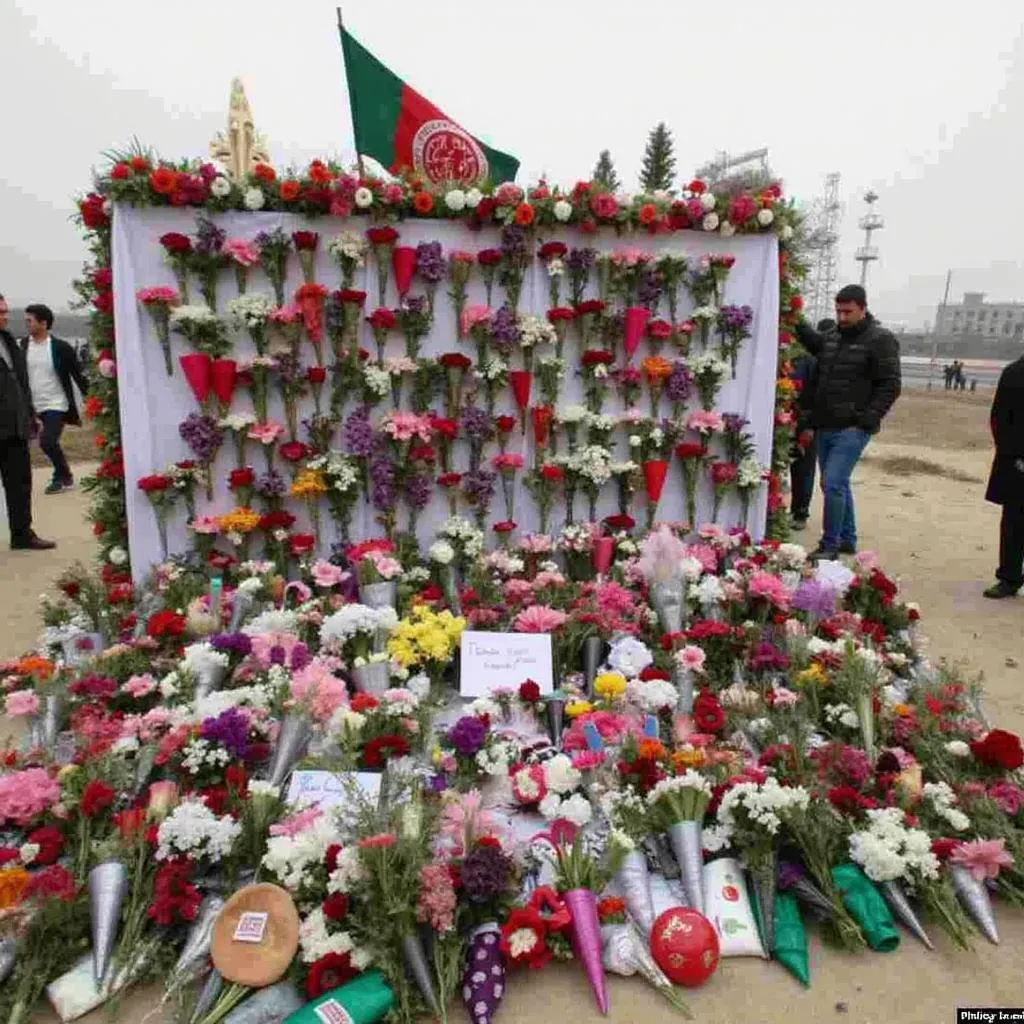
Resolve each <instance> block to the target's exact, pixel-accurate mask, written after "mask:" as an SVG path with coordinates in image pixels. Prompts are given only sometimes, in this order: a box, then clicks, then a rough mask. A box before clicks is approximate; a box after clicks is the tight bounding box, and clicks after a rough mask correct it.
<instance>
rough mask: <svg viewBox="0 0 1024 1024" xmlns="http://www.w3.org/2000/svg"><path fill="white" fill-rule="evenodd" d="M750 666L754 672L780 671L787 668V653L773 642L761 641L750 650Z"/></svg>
mask: <svg viewBox="0 0 1024 1024" xmlns="http://www.w3.org/2000/svg"><path fill="white" fill-rule="evenodd" d="M750 667H751V668H752V669H753V670H754V671H755V672H781V671H783V670H784V669H787V668H789V655H788V654H786V653H785V652H784V651H780V650H779V648H778V647H776V646H775V645H774V644H769V643H764V642H762V643H759V644H758V645H757V646H756V647H755V648H754V649H753V651H751V652H750Z"/></svg>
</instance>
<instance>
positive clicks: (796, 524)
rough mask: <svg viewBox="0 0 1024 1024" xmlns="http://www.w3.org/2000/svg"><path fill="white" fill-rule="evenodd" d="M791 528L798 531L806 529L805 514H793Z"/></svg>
mask: <svg viewBox="0 0 1024 1024" xmlns="http://www.w3.org/2000/svg"><path fill="white" fill-rule="evenodd" d="M793 529H794V530H796V531H797V533H799V532H800V531H801V530H806V529H807V516H793Z"/></svg>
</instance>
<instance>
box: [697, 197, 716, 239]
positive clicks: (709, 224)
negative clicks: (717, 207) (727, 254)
mask: <svg viewBox="0 0 1024 1024" xmlns="http://www.w3.org/2000/svg"><path fill="white" fill-rule="evenodd" d="M705 195H707V193H705ZM701 227H702V228H703V229H704V230H705V231H714V230H715V228H717V227H718V214H717V213H709V214H707V215H706V216H705V218H704V220H703V221H701Z"/></svg>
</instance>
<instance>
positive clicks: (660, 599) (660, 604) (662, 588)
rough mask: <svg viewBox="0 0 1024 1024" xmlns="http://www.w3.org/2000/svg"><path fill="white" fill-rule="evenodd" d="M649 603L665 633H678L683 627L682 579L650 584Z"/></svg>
mask: <svg viewBox="0 0 1024 1024" xmlns="http://www.w3.org/2000/svg"><path fill="white" fill-rule="evenodd" d="M651 604H653V605H654V610H655V611H656V612H657V613H658V621H659V622H660V623H661V628H662V630H663V631H664V632H665V633H678V632H679V631H680V630H681V629H682V628H683V581H682V580H677V579H673V580H667V581H666V582H664V583H652V584H651Z"/></svg>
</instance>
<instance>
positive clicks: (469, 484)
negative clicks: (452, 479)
mask: <svg viewBox="0 0 1024 1024" xmlns="http://www.w3.org/2000/svg"><path fill="white" fill-rule="evenodd" d="M495 480H497V476H496V475H495V474H494V473H493V472H491V470H489V469H471V470H470V471H469V472H468V473H463V475H462V493H463V495H464V496H465V498H466V501H467V502H468V504H469V506H470V508H473V509H476V510H477V511H478V512H480V513H482V514H486V513H487V510H488V509H489V508H490V507H491V499H492V498H493V497H494V482H495Z"/></svg>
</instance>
